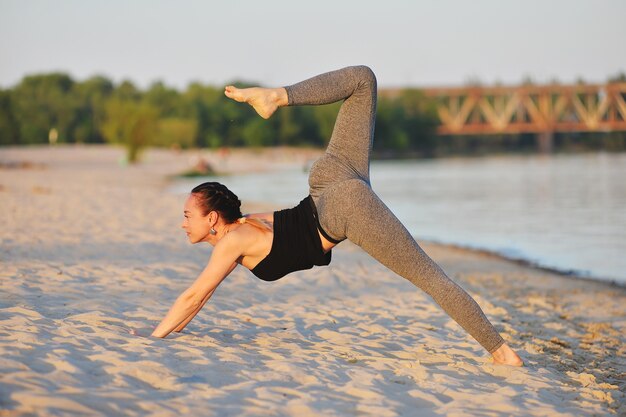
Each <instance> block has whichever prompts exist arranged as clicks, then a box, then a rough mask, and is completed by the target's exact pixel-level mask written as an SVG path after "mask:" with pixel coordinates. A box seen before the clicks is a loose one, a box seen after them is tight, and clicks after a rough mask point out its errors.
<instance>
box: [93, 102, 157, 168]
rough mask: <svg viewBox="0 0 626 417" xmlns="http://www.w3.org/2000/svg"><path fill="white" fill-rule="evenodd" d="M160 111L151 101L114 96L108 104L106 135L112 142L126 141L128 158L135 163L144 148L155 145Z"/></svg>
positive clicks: (103, 124) (104, 127)
mask: <svg viewBox="0 0 626 417" xmlns="http://www.w3.org/2000/svg"><path fill="white" fill-rule="evenodd" d="M157 120H158V111H157V110H156V109H155V108H154V107H153V106H151V105H150V104H148V103H145V102H142V101H140V100H135V99H122V98H119V97H113V98H111V99H109V100H108V101H107V103H106V104H105V119H104V122H103V123H102V126H101V131H102V135H103V136H104V138H105V139H106V140H107V141H108V142H110V143H120V144H124V145H125V146H126V149H127V160H128V162H130V163H135V162H137V161H138V159H139V154H140V152H141V150H142V149H143V148H144V147H146V146H148V145H149V144H151V141H152V140H153V138H154V136H155V135H156V133H157V131H158V123H157Z"/></svg>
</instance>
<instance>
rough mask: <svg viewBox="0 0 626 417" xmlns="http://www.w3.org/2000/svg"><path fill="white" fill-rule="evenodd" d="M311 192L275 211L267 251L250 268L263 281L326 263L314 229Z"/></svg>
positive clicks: (314, 221)
mask: <svg viewBox="0 0 626 417" xmlns="http://www.w3.org/2000/svg"><path fill="white" fill-rule="evenodd" d="M313 207H314V206H313V204H312V201H311V196H308V197H306V198H305V199H304V200H302V201H300V203H299V204H298V205H297V206H296V207H294V208H290V209H284V210H280V211H275V212H274V239H273V240H272V249H270V253H269V254H268V255H267V256H266V257H265V258H263V260H262V261H261V262H259V263H258V264H257V266H255V267H254V268H253V269H251V272H252V273H253V274H254V275H256V276H257V277H258V278H260V279H262V280H264V281H275V280H277V279H279V278H282V277H284V276H285V275H287V274H289V273H290V272H294V271H300V270H303V269H311V268H313V266H314V265H319V266H322V265H328V264H330V260H331V252H330V251H329V252H328V253H326V254H325V253H324V250H323V248H322V242H321V240H320V237H319V235H318V233H317V221H316V216H315V215H314V213H315V212H314V211H313Z"/></svg>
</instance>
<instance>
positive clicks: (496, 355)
mask: <svg viewBox="0 0 626 417" xmlns="http://www.w3.org/2000/svg"><path fill="white" fill-rule="evenodd" d="M492 355H493V363H495V364H496V365H509V366H524V362H523V361H522V359H521V358H520V357H519V356H518V355H517V353H515V352H514V351H513V349H511V348H510V347H509V345H507V344H506V343H505V344H503V345H502V346H500V347H499V348H498V349H496V350H495V351H494V352H493V353H492Z"/></svg>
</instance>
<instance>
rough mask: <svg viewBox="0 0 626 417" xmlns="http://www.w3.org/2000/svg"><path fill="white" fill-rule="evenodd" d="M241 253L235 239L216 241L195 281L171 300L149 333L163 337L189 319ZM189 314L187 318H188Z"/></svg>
mask: <svg viewBox="0 0 626 417" xmlns="http://www.w3.org/2000/svg"><path fill="white" fill-rule="evenodd" d="M240 256H241V250H240V248H239V245H238V243H237V241H236V239H234V236H233V238H230V236H226V237H224V238H222V240H220V241H219V242H218V243H217V245H215V249H213V254H212V255H211V259H210V260H209V263H208V265H207V266H206V268H204V271H202V273H201V274H200V276H199V277H198V278H197V279H196V280H195V282H194V283H193V284H192V285H191V286H190V287H189V288H188V289H186V290H185V291H184V292H183V293H182V294H181V295H180V296H179V297H178V298H177V299H176V301H175V302H174V305H173V306H172V308H170V311H169V312H168V313H167V315H166V316H165V317H164V318H163V320H162V321H161V323H159V325H158V326H157V327H156V328H155V329H154V331H153V332H152V336H155V337H165V336H167V335H168V334H170V333H171V332H172V331H173V330H174V329H176V328H177V327H179V326H181V325H182V324H183V323H184V322H185V321H186V320H187V319H188V318H189V320H191V318H193V315H195V313H197V312H198V311H199V310H200V309H201V308H202V306H203V305H204V303H205V302H206V301H207V300H208V299H209V298H210V296H211V294H212V293H213V292H214V291H215V289H216V288H217V286H218V285H219V284H220V283H221V282H222V281H223V280H224V278H226V276H227V275H228V274H229V273H230V272H231V271H232V270H233V269H234V266H233V264H236V260H237V259H238V258H239V257H240ZM190 316H191V318H190Z"/></svg>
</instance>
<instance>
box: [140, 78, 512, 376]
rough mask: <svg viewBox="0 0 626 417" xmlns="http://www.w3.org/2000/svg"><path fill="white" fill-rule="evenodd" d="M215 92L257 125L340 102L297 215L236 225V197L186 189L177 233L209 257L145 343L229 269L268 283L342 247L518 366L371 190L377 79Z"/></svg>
mask: <svg viewBox="0 0 626 417" xmlns="http://www.w3.org/2000/svg"><path fill="white" fill-rule="evenodd" d="M224 94H226V96H227V97H229V98H231V99H233V100H236V101H238V102H242V103H248V104H249V105H251V106H252V107H253V108H254V109H255V110H256V112H257V113H258V114H259V115H260V116H261V117H263V118H265V119H267V118H269V117H270V116H271V115H272V114H273V113H274V112H275V111H276V110H277V109H278V108H279V107H283V106H299V105H322V104H329V103H334V102H337V101H340V100H343V103H342V105H341V108H340V110H339V114H338V116H337V120H336V122H335V127H334V130H333V133H332V136H331V138H330V142H329V144H328V148H327V149H326V152H325V153H324V155H323V156H322V157H320V158H319V159H318V160H317V161H316V162H315V163H314V164H313V166H312V167H311V171H310V174H309V187H310V188H309V192H310V195H309V196H307V197H306V198H305V199H303V200H302V201H301V202H300V204H298V205H297V206H296V207H294V208H291V209H285V210H281V211H276V212H273V213H258V214H250V215H247V216H246V217H243V216H242V215H241V212H240V208H239V207H240V205H241V203H240V201H239V199H238V198H237V197H236V196H235V195H234V194H233V193H232V192H231V191H229V190H228V189H227V188H226V187H225V186H223V185H222V184H219V183H216V182H208V183H204V184H201V185H199V186H197V187H196V188H194V189H193V190H192V191H191V193H190V195H189V197H188V198H187V201H186V203H185V208H184V214H185V219H184V221H183V224H182V227H183V229H185V231H186V232H187V236H188V237H189V240H190V241H191V243H198V242H208V243H210V244H211V245H213V246H214V249H213V253H212V254H211V258H210V260H209V262H208V264H207V266H206V268H205V269H204V271H203V272H202V273H201V274H200V276H199V277H198V278H197V280H196V281H195V282H194V283H193V284H192V285H191V287H189V288H188V289H187V290H186V291H184V292H183V294H181V295H180V296H179V297H178V299H177V300H176V302H175V303H174V305H173V306H172V308H171V309H170V311H169V312H168V314H167V315H166V317H165V318H164V319H163V320H162V321H161V323H160V324H159V325H158V326H157V327H156V329H155V330H154V332H153V333H152V336H156V337H165V336H167V335H168V334H169V333H170V332H172V331H177V332H180V331H181V330H182V329H183V328H184V327H185V326H186V325H187V323H189V322H190V321H191V319H192V318H193V317H194V316H195V315H196V313H198V311H199V310H200V309H202V307H203V306H204V304H205V303H206V302H207V300H208V299H209V298H210V297H211V295H212V294H213V292H214V291H215V289H216V288H217V286H218V285H219V284H220V282H222V280H223V279H224V278H226V276H227V275H228V274H229V273H230V272H231V271H232V270H233V269H234V268H235V267H236V266H237V265H238V264H241V265H243V266H244V267H246V268H248V269H249V270H250V271H252V273H253V274H254V275H256V276H257V277H259V278H260V279H263V280H266V281H273V280H276V279H279V278H281V277H283V276H284V275H286V274H288V273H290V272H293V271H297V270H303V269H309V268H312V267H313V266H314V265H328V264H329V263H330V260H331V249H332V248H333V247H334V246H335V245H337V244H338V243H339V242H341V241H342V240H344V239H349V240H350V241H352V242H354V243H355V244H357V245H359V246H360V247H361V248H363V249H364V250H365V251H366V252H367V253H369V254H370V255H371V256H373V257H374V258H375V259H377V260H378V261H379V262H381V263H382V264H383V265H385V266H387V267H388V268H389V269H391V270H392V271H394V272H395V273H397V274H398V275H400V276H402V277H404V278H406V279H407V280H409V281H411V282H412V283H413V284H415V285H416V286H417V287H419V288H421V289H422V290H423V291H425V292H426V293H427V294H428V295H430V296H431V297H432V298H433V299H434V300H435V302H436V303H437V304H439V306H441V308H443V309H444V311H445V312H446V313H447V314H448V315H449V316H450V317H452V319H454V320H455V321H456V322H457V323H459V325H461V327H463V329H465V330H466V331H467V332H468V333H469V334H470V335H471V336H472V337H474V339H476V341H478V343H480V344H481V345H482V346H483V347H484V348H485V349H486V350H487V351H488V352H489V353H491V354H492V355H493V360H494V362H495V363H499V364H507V365H514V366H521V365H522V361H521V359H520V358H519V356H518V355H517V354H516V353H515V352H514V351H513V350H512V349H511V348H510V347H509V346H508V345H507V344H506V343H505V342H504V340H503V339H502V337H501V336H500V334H498V332H497V331H496V329H495V328H494V327H493V325H492V324H491V323H490V322H489V320H488V319H487V317H485V315H484V313H483V312H482V310H481V309H480V307H479V306H478V304H477V303H476V302H475V301H474V299H472V297H470V296H469V295H468V294H467V293H466V292H465V291H464V290H463V289H462V288H461V287H459V286H458V285H457V284H456V283H454V282H453V281H452V280H451V279H450V278H448V276H446V274H445V273H444V271H443V270H442V269H441V268H440V267H439V266H438V265H437V264H436V263H435V262H434V261H433V260H432V259H431V258H430V257H429V256H428V255H427V254H426V253H425V252H424V251H423V250H422V248H421V247H420V246H419V245H418V244H417V242H416V241H415V239H413V237H412V236H411V234H410V233H409V232H408V231H407V229H406V228H405V227H404V226H403V225H402V223H400V221H399V220H398V219H397V218H396V217H395V216H394V215H393V213H392V212H391V211H390V210H389V209H388V208H387V207H386V206H385V204H384V203H383V202H382V201H381V200H380V199H379V198H378V196H377V195H376V194H375V193H374V191H372V188H371V186H370V177H369V166H370V152H371V148H372V141H373V135H374V119H375V116H376V78H375V76H374V73H373V72H372V71H371V70H370V69H369V68H368V67H366V66H354V67H347V68H343V69H340V70H337V71H331V72H328V73H325V74H321V75H317V76H315V77H312V78H310V79H308V80H305V81H302V82H299V83H297V84H294V85H291V86H288V87H281V88H257V87H255V88H245V89H239V88H235V87H233V86H227V87H226V89H225V92H224Z"/></svg>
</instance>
